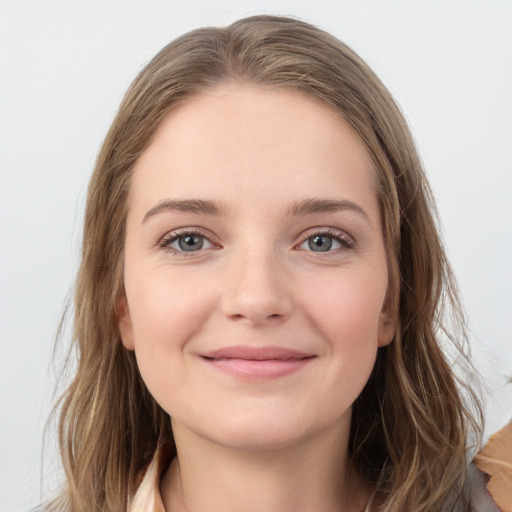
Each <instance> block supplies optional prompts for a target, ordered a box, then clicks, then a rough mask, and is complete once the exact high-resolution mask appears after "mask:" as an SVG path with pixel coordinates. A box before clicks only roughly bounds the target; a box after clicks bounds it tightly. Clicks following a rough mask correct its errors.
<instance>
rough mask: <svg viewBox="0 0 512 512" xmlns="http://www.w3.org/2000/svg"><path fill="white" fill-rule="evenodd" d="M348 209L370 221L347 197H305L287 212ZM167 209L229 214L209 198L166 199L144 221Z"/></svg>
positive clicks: (304, 214) (302, 213) (300, 212)
mask: <svg viewBox="0 0 512 512" xmlns="http://www.w3.org/2000/svg"><path fill="white" fill-rule="evenodd" d="M346 210H351V211H354V212H356V213H359V214H361V215H362V216H363V217H364V218H365V219H366V220H367V221H368V222H370V218H369V217H368V215H367V213H366V212H365V211H364V210H363V209H362V208H361V207H360V206H359V205H358V204H356V203H354V202H352V201H349V200H347V199H316V198H313V199H304V200H302V201H297V202H295V203H293V204H291V205H290V206H289V207H288V209H287V212H286V213H287V215H288V216H290V217H293V216H306V215H312V214H315V213H335V212H339V211H346ZM166 211H171V212H172V211H175V212H188V213H195V214H197V215H211V216H217V217H220V216H224V215H228V214H229V208H228V207H227V206H226V205H225V204H223V203H220V202H218V201H212V200H208V199H164V200H162V201H159V202H158V203H157V204H156V205H155V206H153V207H152V208H151V209H150V210H148V212H147V213H146V214H145V215H144V218H143V219H142V223H144V222H146V221H147V220H148V219H150V218H151V217H154V216H155V215H157V214H159V213H162V212H166ZM370 224H371V223H370Z"/></svg>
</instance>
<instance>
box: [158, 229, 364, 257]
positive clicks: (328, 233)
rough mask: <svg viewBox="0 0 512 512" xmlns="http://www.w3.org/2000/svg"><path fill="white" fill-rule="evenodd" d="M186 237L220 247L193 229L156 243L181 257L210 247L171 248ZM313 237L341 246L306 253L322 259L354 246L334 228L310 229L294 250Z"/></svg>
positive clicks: (341, 232) (347, 236)
mask: <svg viewBox="0 0 512 512" xmlns="http://www.w3.org/2000/svg"><path fill="white" fill-rule="evenodd" d="M186 236H196V237H200V238H202V239H203V240H206V241H207V242H208V243H209V244H210V246H211V247H216V248H220V246H219V245H218V244H216V243H215V242H213V241H212V240H211V239H210V237H209V236H207V235H205V234H204V233H203V232H201V230H198V229H194V228H183V229H181V230H178V231H172V232H171V233H168V234H167V235H165V236H164V237H163V238H162V239H161V240H160V241H159V242H158V247H160V248H162V249H164V250H165V252H166V253H170V254H172V255H175V256H177V255H179V256H182V257H193V256H195V255H197V254H198V253H200V252H202V251H204V250H206V249H210V248H211V247H207V248H206V249H204V248H202V247H201V248H199V250H197V251H185V250H178V249H174V248H173V247H171V244H173V243H174V242H176V241H178V240H179V239H180V238H182V237H186ZM315 236H316V237H322V236H324V237H327V238H331V239H332V240H334V241H336V242H338V243H339V244H340V246H341V247H339V248H336V249H334V250H327V251H313V250H309V251H307V252H311V253H317V255H318V254H321V255H322V257H329V256H334V255H336V254H339V253H340V252H344V251H351V250H353V249H354V248H355V246H356V242H355V240H354V239H353V238H352V237H350V236H349V235H347V234H346V233H344V232H343V231H339V230H337V229H334V228H312V229H311V230H308V231H307V232H306V233H304V235H303V236H302V237H301V241H300V242H299V243H298V244H296V245H295V246H294V249H295V248H299V247H300V246H301V245H303V244H305V243H306V242H308V240H310V239H311V238H313V237H315Z"/></svg>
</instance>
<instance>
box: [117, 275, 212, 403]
mask: <svg viewBox="0 0 512 512" xmlns="http://www.w3.org/2000/svg"><path fill="white" fill-rule="evenodd" d="M168 274H169V272H168V271H167V272H166V271H165V270H164V269H162V270H161V271H159V270H158V269H157V270H156V271H155V270H152V271H151V272H147V273H140V274H139V275H138V276H137V278H136V279H133V280H131V281H130V280H127V282H126V293H127V297H128V303H129V307H130V314H131V320H132V325H133V336H134V344H135V355H136V358H137V363H138V366H139V370H140V372H141V375H142V378H143V380H144V382H145V383H146V385H147V387H148V389H149V391H150V392H151V394H152V395H153V396H154V397H155V399H156V400H157V401H158V402H159V403H160V404H161V405H162V406H163V407H164V408H167V407H166V406H165V405H166V401H167V400H168V399H169V396H170V395H169V393H168V390H169V389H174V390H176V389H179V388H180V385H181V384H182V383H183V382H185V381H186V379H187V373H188V368H187V358H186V350H187V348H188V345H187V342H188V341H189V340H190V339H191V338H193V337H194V335H195V334H196V333H197V331H198V329H200V327H201V326H202V325H204V323H205V321H206V319H207V318H208V316H209V315H210V314H211V311H212V307H214V304H215V298H214V297H212V290H207V289H205V288H203V289H201V288H198V286H197V285H196V284H197V283H196V282H195V281H194V280H190V279H181V278H180V277H179V276H172V278H171V277H170V276H169V275H168ZM131 275H132V276H133V273H132V274H131Z"/></svg>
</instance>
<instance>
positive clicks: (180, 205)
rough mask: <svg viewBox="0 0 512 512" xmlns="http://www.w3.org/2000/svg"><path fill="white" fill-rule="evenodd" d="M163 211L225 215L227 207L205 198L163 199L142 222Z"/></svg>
mask: <svg viewBox="0 0 512 512" xmlns="http://www.w3.org/2000/svg"><path fill="white" fill-rule="evenodd" d="M165 211H175V212H188V213H197V214H198V215H213V216H222V215H227V213H228V208H227V207H226V206H225V205H223V204H221V203H219V202H217V201H210V200H207V199H164V200H163V201H160V202H159V203H157V204H156V205H155V206H153V208H151V209H150V210H149V211H148V212H147V213H146V214H145V215H144V218H143V219H142V223H144V222H146V221H147V220H148V219H149V218H151V217H154V216H155V215H157V214H158V213H162V212H165Z"/></svg>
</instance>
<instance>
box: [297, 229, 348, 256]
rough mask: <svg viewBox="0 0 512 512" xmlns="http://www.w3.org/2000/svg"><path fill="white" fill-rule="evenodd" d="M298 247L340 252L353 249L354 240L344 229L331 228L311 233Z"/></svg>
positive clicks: (314, 250)
mask: <svg viewBox="0 0 512 512" xmlns="http://www.w3.org/2000/svg"><path fill="white" fill-rule="evenodd" d="M307 234H308V233H306V236H307ZM297 248H298V249H302V250H305V251H312V252H318V253H322V252H325V253H329V252H339V251H343V250H349V249H353V248H354V240H353V239H352V238H351V237H350V236H348V235H347V234H345V233H343V232H342V231H338V230H333V229H332V228H331V229H327V230H324V231H320V232H316V233H313V234H311V235H310V236H308V237H307V238H305V239H304V241H303V242H301V243H300V244H299V245H298V246H297Z"/></svg>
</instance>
